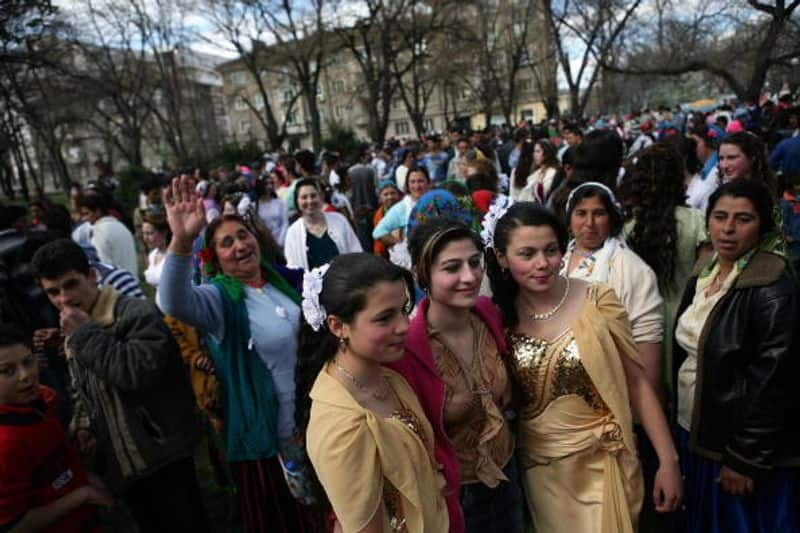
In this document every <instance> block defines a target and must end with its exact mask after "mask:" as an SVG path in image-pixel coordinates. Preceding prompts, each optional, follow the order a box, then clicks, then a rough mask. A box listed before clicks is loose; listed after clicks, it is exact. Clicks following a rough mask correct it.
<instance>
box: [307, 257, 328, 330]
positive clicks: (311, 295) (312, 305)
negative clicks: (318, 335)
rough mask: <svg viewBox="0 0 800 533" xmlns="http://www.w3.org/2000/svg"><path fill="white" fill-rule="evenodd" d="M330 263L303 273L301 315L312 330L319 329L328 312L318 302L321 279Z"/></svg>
mask: <svg viewBox="0 0 800 533" xmlns="http://www.w3.org/2000/svg"><path fill="white" fill-rule="evenodd" d="M330 266H331V265H330V264H325V265H322V266H318V267H317V268H314V269H312V270H310V271H309V272H306V273H305V274H303V302H302V304H301V307H302V308H303V317H304V318H305V319H306V322H308V325H309V326H311V329H313V330H314V331H319V328H321V327H322V324H323V322H325V318H327V316H328V313H326V312H325V308H324V307H322V305H321V304H320V303H319V293H321V292H322V280H323V278H324V277H325V273H326V272H327V271H328V268H330Z"/></svg>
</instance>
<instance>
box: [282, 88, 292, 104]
mask: <svg viewBox="0 0 800 533" xmlns="http://www.w3.org/2000/svg"><path fill="white" fill-rule="evenodd" d="M292 97H294V91H292V90H291V89H284V90H283V103H287V102H291V101H292Z"/></svg>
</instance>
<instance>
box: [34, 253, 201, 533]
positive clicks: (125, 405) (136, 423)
mask: <svg viewBox="0 0 800 533" xmlns="http://www.w3.org/2000/svg"><path fill="white" fill-rule="evenodd" d="M31 271H32V274H33V277H34V279H36V280H37V282H38V283H39V284H40V285H41V287H42V289H43V290H44V293H45V294H46V295H47V298H48V299H49V300H50V303H52V304H53V305H54V306H55V307H56V309H58V311H59V322H60V330H61V334H62V335H64V337H65V340H64V348H65V354H66V358H67V367H68V370H69V377H70V382H71V383H72V386H73V388H74V391H75V394H74V395H73V397H74V398H75V402H74V403H73V407H74V409H73V415H72V422H71V424H70V429H71V432H72V434H73V435H74V436H75V438H76V440H77V441H78V447H79V449H80V451H81V452H82V453H87V454H89V453H92V452H94V466H93V470H94V471H96V472H97V473H98V475H100V476H101V477H102V479H103V481H104V482H105V483H106V485H108V488H109V490H111V492H112V493H113V494H115V495H119V496H120V497H121V498H122V499H123V500H124V501H125V503H126V505H127V506H128V508H129V509H130V511H131V514H132V515H133V518H134V520H135V521H136V522H137V524H138V525H139V529H140V530H141V531H148V532H149V531H193V532H204V531H207V530H208V526H207V524H206V520H205V511H204V508H203V501H202V496H201V494H200V488H199V487H198V485H197V478H196V476H195V468H194V457H193V456H194V448H195V445H196V444H197V442H198V441H199V440H200V425H199V423H198V419H197V416H196V412H195V407H194V394H193V393H192V388H191V386H190V384H189V377H188V374H187V371H186V368H185V365H184V363H183V360H182V358H181V354H180V350H179V348H178V345H177V343H176V342H175V339H174V338H173V336H172V333H171V332H170V330H169V328H167V326H166V324H164V320H163V319H162V317H161V315H160V314H159V313H158V310H157V309H156V307H155V306H154V305H153V304H151V303H149V302H147V301H145V300H140V299H138V298H129V297H126V296H123V295H120V294H119V293H117V291H116V290H114V289H113V288H112V287H110V286H104V287H102V288H98V287H97V276H96V273H95V272H94V271H93V270H92V269H91V268H90V267H89V261H88V260H87V258H86V254H84V252H83V250H82V249H81V247H80V246H78V245H77V244H76V243H75V242H73V241H72V240H70V239H58V240H55V241H52V242H49V243H47V244H45V245H44V246H42V247H41V248H39V249H38V250H37V251H36V253H35V254H34V256H33V258H32V259H31Z"/></svg>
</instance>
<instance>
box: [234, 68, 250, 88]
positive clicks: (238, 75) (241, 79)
mask: <svg viewBox="0 0 800 533" xmlns="http://www.w3.org/2000/svg"><path fill="white" fill-rule="evenodd" d="M231 83H233V84H234V85H246V84H247V73H246V72H245V71H243V70H237V71H236V72H233V73H231Z"/></svg>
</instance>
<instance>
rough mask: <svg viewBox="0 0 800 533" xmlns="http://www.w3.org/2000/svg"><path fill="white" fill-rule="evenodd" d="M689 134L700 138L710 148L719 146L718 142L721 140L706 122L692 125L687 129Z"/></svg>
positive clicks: (714, 148) (713, 148)
mask: <svg viewBox="0 0 800 533" xmlns="http://www.w3.org/2000/svg"><path fill="white" fill-rule="evenodd" d="M689 134H690V135H692V136H696V137H697V138H698V139H700V140H701V141H702V142H703V144H705V145H706V147H707V148H709V149H710V150H716V149H717V148H719V142H720V141H721V140H722V139H720V138H718V134H717V130H715V129H714V128H712V127H711V126H708V125H706V124H698V125H696V126H694V127H693V128H692V129H691V130H689Z"/></svg>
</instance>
